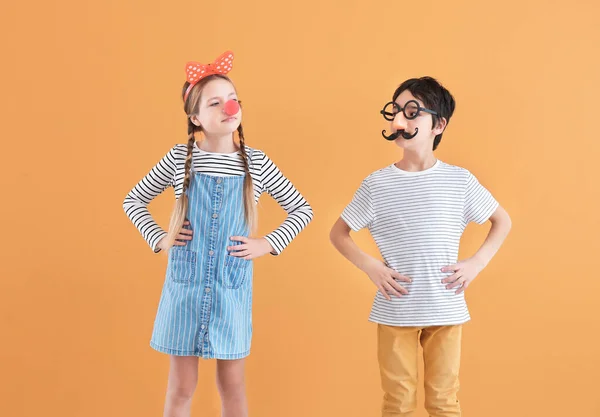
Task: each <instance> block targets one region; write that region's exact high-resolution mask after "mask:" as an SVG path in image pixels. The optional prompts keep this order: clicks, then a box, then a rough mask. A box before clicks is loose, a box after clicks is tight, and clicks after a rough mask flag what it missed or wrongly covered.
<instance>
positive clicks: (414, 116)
mask: <svg viewBox="0 0 600 417" xmlns="http://www.w3.org/2000/svg"><path fill="white" fill-rule="evenodd" d="M454 107H455V102H454V98H453V97H452V95H451V94H450V92H449V91H448V90H447V89H446V88H444V87H443V86H442V85H441V84H440V83H439V82H438V81H437V80H435V79H433V78H431V77H422V78H413V79H409V80H407V81H405V82H403V83H402V84H401V85H400V86H399V87H398V88H397V89H396V91H395V92H394V95H393V101H392V102H390V103H388V104H387V105H386V106H385V107H384V109H383V110H382V111H381V113H382V114H383V116H384V118H386V120H389V121H390V122H391V130H392V132H391V134H390V135H389V136H387V135H386V132H385V131H383V136H384V137H385V138H386V139H387V140H390V141H394V142H395V143H396V144H397V145H398V146H399V147H401V148H402V149H403V150H404V154H403V157H402V159H401V160H400V161H399V162H397V163H395V164H393V165H391V166H388V167H385V168H383V169H380V170H378V171H375V172H374V173H372V174H371V175H369V176H368V177H367V178H366V179H365V180H364V181H363V182H362V184H361V186H360V188H359V189H358V191H357V192H356V194H355V195H354V198H353V200H352V202H351V203H350V204H349V205H348V206H347V207H346V208H345V209H344V211H343V213H342V215H341V217H340V219H338V221H337V222H336V223H335V225H334V226H333V228H332V229H331V235H330V238H331V242H332V243H333V245H334V246H335V248H336V249H337V250H338V251H339V252H340V253H341V254H342V255H343V256H345V257H346V258H347V259H348V260H349V261H350V262H352V263H353V264H354V265H355V266H356V267H358V268H359V269H361V270H362V271H363V272H365V273H366V274H367V275H368V276H369V278H370V279H371V280H372V281H373V283H374V284H375V285H376V287H377V289H378V290H379V291H378V292H377V295H376V297H375V301H374V303H373V308H372V311H371V315H370V317H369V320H370V321H373V322H375V323H378V326H377V327H378V328H377V332H378V359H379V367H380V373H381V382H382V388H383V390H384V399H383V408H382V416H383V417H392V416H412V415H413V413H414V411H415V409H416V387H417V365H418V362H417V360H418V358H417V352H418V344H419V343H421V346H422V347H423V360H424V363H425V376H424V379H425V407H426V409H427V411H428V412H429V415H430V416H431V417H442V416H443V417H450V416H452V417H454V416H460V415H461V411H460V405H459V402H458V399H457V392H458V388H459V382H458V371H459V364H460V345H461V332H462V324H463V323H465V322H467V321H468V320H469V319H470V317H469V312H468V309H467V305H466V302H465V298H464V291H465V289H467V288H468V286H469V285H470V284H471V282H472V281H473V279H474V278H475V277H476V276H477V274H479V273H480V272H481V271H482V270H483V268H484V267H485V266H486V265H487V264H488V263H489V262H490V260H491V259H492V257H493V256H494V255H495V254H496V252H497V251H498V249H499V248H500V245H501V244H502V242H503V241H504V239H505V238H506V236H507V234H508V232H509V230H510V228H511V220H510V217H509V216H508V214H507V213H506V211H505V210H504V209H503V208H502V207H500V205H499V204H498V202H497V201H496V200H495V199H494V197H492V195H491V194H490V192H489V191H488V190H486V189H485V188H484V187H483V186H482V185H481V184H480V183H479V182H478V181H477V179H476V178H475V177H474V176H473V175H472V174H471V173H470V172H469V171H468V170H466V169H464V168H460V167H456V166H453V165H449V164H446V163H444V162H442V161H440V160H438V159H436V157H435V156H434V152H433V151H434V150H435V149H436V148H437V147H438V145H439V144H440V141H441V140H442V134H443V132H444V129H445V128H446V126H447V125H448V122H449V121H450V117H451V116H452V113H453V112H454ZM487 220H490V222H491V224H492V226H491V229H490V231H489V234H488V236H487V238H486V240H485V242H484V243H483V245H482V246H481V248H480V249H479V250H478V251H477V253H476V254H475V255H474V256H473V257H471V258H469V259H466V260H463V261H461V262H457V258H458V248H459V241H460V238H461V235H462V233H463V231H464V229H465V227H466V226H467V224H468V223H469V222H471V221H474V222H476V223H479V224H483V223H484V222H486V221H487ZM363 227H368V228H369V231H370V233H371V235H372V236H373V239H374V240H375V243H376V244H377V247H378V249H379V251H380V253H381V255H382V257H383V259H384V261H385V262H381V261H379V260H377V259H375V258H372V257H371V256H369V255H367V254H365V253H364V252H362V251H361V250H360V249H359V248H358V246H357V245H356V244H355V243H354V241H353V240H352V238H351V237H350V230H351V229H352V230H354V231H358V230H360V229H362V228H363Z"/></svg>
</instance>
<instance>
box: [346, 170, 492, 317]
mask: <svg viewBox="0 0 600 417" xmlns="http://www.w3.org/2000/svg"><path fill="white" fill-rule="evenodd" d="M497 207H498V203H497V201H496V200H495V199H494V197H493V196H492V195H491V194H490V192H489V191H488V190H486V189H485V188H484V187H483V186H482V185H481V184H480V183H479V182H478V181H477V179H476V178H475V177H474V176H473V175H472V174H471V173H470V172H469V171H467V170H466V169H464V168H460V167H457V166H453V165H449V164H446V163H444V162H442V161H439V160H438V161H437V162H436V163H435V165H434V166H433V167H431V168H429V169H427V170H424V171H419V172H407V171H402V170H400V169H398V168H397V167H396V166H395V165H391V166H388V167H386V168H383V169H380V170H378V171H376V172H374V173H372V174H371V175H369V176H368V177H367V178H366V179H365V180H364V181H363V182H362V184H361V186H360V188H359V189H358V190H357V191H356V193H355V195H354V198H353V200H352V202H351V203H350V204H349V205H348V206H347V207H346V208H345V210H344V212H343V213H342V219H343V220H344V221H345V222H346V223H347V224H348V226H349V227H350V228H351V229H352V230H354V231H357V230H359V229H362V228H363V227H367V228H368V229H369V231H370V233H371V235H372V236H373V239H374V240H375V242H376V244H377V247H378V248H379V251H380V253H381V255H382V257H383V259H384V261H385V262H386V263H387V265H388V266H389V267H390V268H392V269H394V270H396V271H398V272H399V273H401V274H403V275H407V276H409V277H411V278H412V283H401V284H402V285H403V286H405V288H406V289H407V290H408V292H409V294H408V295H405V296H403V297H400V298H398V297H392V300H391V301H388V300H386V299H385V298H384V297H383V296H382V295H381V294H379V293H377V295H376V297H375V301H374V303H373V308H372V310H371V315H370V320H371V321H373V322H376V323H381V324H386V325H392V326H434V325H450V324H461V323H464V322H466V321H468V320H469V319H470V317H469V312H468V309H467V305H466V302H465V299H464V294H458V295H457V294H455V291H456V289H446V288H445V285H444V284H442V282H441V281H442V279H443V278H444V277H446V276H447V274H445V273H442V272H441V268H442V267H444V266H447V265H451V264H454V263H456V262H457V258H458V249H459V242H460V238H461V235H462V233H463V231H464V229H465V227H466V226H467V224H468V223H469V222H472V221H473V222H477V223H480V224H481V223H484V222H485V221H486V220H488V219H489V217H490V216H491V215H492V214H493V212H494V211H495V210H496V208H497Z"/></svg>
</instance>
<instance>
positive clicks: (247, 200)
mask: <svg viewBox="0 0 600 417" xmlns="http://www.w3.org/2000/svg"><path fill="white" fill-rule="evenodd" d="M237 131H238V135H239V137H240V151H241V153H242V160H243V161H244V171H246V177H245V178H244V211H245V213H246V223H247V224H248V228H249V229H250V233H253V232H254V230H255V228H256V207H255V206H256V205H255V204H254V186H253V185H252V176H251V175H250V163H249V161H248V155H247V153H246V141H245V138H244V128H243V127H242V124H241V123H240V125H239V127H238V129H237Z"/></svg>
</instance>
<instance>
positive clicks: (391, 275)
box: [365, 259, 412, 300]
mask: <svg viewBox="0 0 600 417" xmlns="http://www.w3.org/2000/svg"><path fill="white" fill-rule="evenodd" d="M373 261H374V262H372V263H371V264H369V266H368V267H367V268H366V270H365V272H366V273H367V275H368V276H369V278H370V279H371V281H373V284H375V286H376V287H377V289H378V290H379V292H380V293H381V294H382V295H383V296H384V297H385V298H386V299H387V300H391V299H392V298H391V297H390V294H393V295H395V296H397V297H402V295H406V294H408V291H407V290H406V288H404V287H403V286H402V285H400V284H398V282H397V281H403V282H412V280H411V279H410V278H409V277H406V276H404V275H401V274H400V273H398V272H396V271H394V270H393V269H392V268H388V266H387V265H386V264H384V263H383V262H381V261H379V260H376V259H374V260H373Z"/></svg>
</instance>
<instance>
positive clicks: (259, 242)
mask: <svg viewBox="0 0 600 417" xmlns="http://www.w3.org/2000/svg"><path fill="white" fill-rule="evenodd" d="M231 240H232V241H234V242H242V244H241V245H234V246H227V251H228V252H231V256H235V257H237V258H243V259H245V260H250V259H254V258H258V257H260V256H263V255H266V254H267V253H269V252H273V247H272V246H271V244H270V243H269V241H268V240H267V239H265V238H264V237H262V238H260V239H255V238H252V237H245V236H232V237H231Z"/></svg>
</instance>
